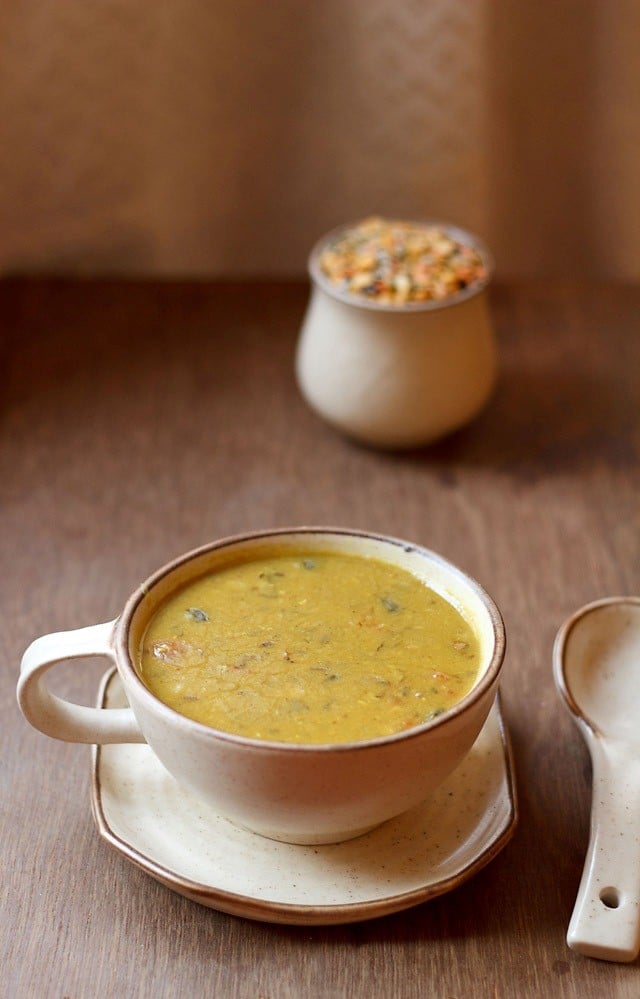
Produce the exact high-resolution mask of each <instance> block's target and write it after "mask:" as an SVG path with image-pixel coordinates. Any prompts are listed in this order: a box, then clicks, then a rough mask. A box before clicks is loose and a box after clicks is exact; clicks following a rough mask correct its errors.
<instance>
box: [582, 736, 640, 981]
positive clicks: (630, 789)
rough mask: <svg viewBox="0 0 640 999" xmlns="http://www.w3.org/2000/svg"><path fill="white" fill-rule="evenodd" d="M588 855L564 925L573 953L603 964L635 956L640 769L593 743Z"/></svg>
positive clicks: (621, 752) (639, 931)
mask: <svg viewBox="0 0 640 999" xmlns="http://www.w3.org/2000/svg"><path fill="white" fill-rule="evenodd" d="M589 749H590V751H591V759H592V762H593V801H592V807H591V834H590V840H589V849H588V851H587V856H586V860H585V865H584V871H583V874H582V880H581V882H580V888H579V890H578V897H577V899H576V904H575V908H574V910H573V915H572V917H571V922H570V923H569V930H568V933H567V943H568V944H569V946H570V947H571V948H572V950H575V951H578V952H579V953H580V954H585V955H586V956H587V957H597V958H600V959H601V960H604V961H634V960H635V958H636V957H637V956H638V952H639V951H640V838H639V836H638V833H639V830H640V766H638V764H637V763H636V762H635V760H634V759H633V757H632V756H631V754H630V753H629V750H628V748H627V749H626V750H625V748H624V747H622V748H620V747H619V746H617V745H615V744H608V743H604V742H603V740H601V739H599V738H594V739H593V741H592V742H590V744H589Z"/></svg>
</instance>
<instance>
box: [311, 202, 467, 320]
mask: <svg viewBox="0 0 640 999" xmlns="http://www.w3.org/2000/svg"><path fill="white" fill-rule="evenodd" d="M319 265H320V269H321V271H322V273H323V274H324V275H325V276H326V277H327V278H328V279H329V280H330V281H331V282H332V283H333V284H335V285H336V287H337V288H339V289H341V290H343V291H347V292H350V293H352V294H354V295H359V296H363V297H365V298H367V299H369V300H371V301H373V302H376V303H378V304H380V305H406V304H408V303H411V302H428V301H430V300H442V299H445V298H448V297H449V296H450V295H455V294H457V293H458V292H460V291H462V290H463V289H465V288H468V287H469V286H470V285H472V284H475V283H476V282H477V281H482V280H484V279H485V278H486V277H487V267H486V264H485V262H484V261H483V259H482V256H481V254H480V253H479V252H478V250H477V249H475V247H473V246H471V245H469V244H465V243H462V242H460V240H458V239H456V238H455V237H454V236H453V235H452V234H451V233H450V232H449V231H448V230H447V229H445V228H444V227H442V226H438V225H427V224H421V223H417V222H405V221H401V220H395V219H385V218H379V217H377V216H374V217H371V218H367V219H364V220H363V221H362V222H358V223H357V224H356V225H354V226H352V227H350V228H348V229H344V230H343V231H342V232H341V233H339V234H338V235H337V236H335V237H334V238H333V239H331V240H330V242H329V243H327V245H326V246H325V247H324V248H323V250H322V252H321V253H320V256H319Z"/></svg>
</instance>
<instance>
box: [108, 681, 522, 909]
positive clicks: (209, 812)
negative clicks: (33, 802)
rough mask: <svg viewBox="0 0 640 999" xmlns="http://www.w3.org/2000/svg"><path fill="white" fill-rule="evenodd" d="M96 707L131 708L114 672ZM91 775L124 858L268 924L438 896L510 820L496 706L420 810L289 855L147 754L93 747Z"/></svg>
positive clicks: (487, 855)
mask: <svg viewBox="0 0 640 999" xmlns="http://www.w3.org/2000/svg"><path fill="white" fill-rule="evenodd" d="M99 706H101V707H105V708H117V707H123V706H126V698H125V695H124V692H123V689H122V685H121V683H120V680H119V677H118V674H117V673H116V672H115V671H113V670H112V671H110V672H109V673H108V674H107V675H106V676H105V678H104V681H103V684H102V688H101V691H100V698H99ZM92 777H93V779H92V806H93V813H94V817H95V819H96V823H97V826H98V830H99V832H100V834H101V836H102V837H103V838H104V839H105V840H106V841H107V842H108V843H110V844H111V846H113V847H114V848H115V849H116V850H118V851H119V852H120V853H122V854H123V855H124V856H125V857H126V858H127V859H128V860H130V861H132V862H133V863H134V864H136V865H137V866H138V867H141V868H142V869H143V870H145V871H146V872H147V873H148V874H150V875H151V876H152V877H154V878H156V879H157V880H158V881H160V882H162V883H163V884H165V885H167V887H169V888H171V889H173V890H174V891H176V892H179V893H180V894H181V895H184V896H186V897H187V898H189V899H191V900H193V901H195V902H199V903H201V904H202V905H206V906H210V907H211V908H214V909H218V910H220V911H222V912H228V913H231V914H233V915H236V916H244V917H246V918H249V919H257V920H262V921H266V922H274V923H289V924H300V925H313V924H316V925H321V924H332V923H333V924H337V923H349V922H356V921H358V920H363V919H371V918H373V917H375V916H383V915H387V914H389V913H392V912H397V911H400V910H401V909H406V908H409V907H410V906H412V905H417V904H418V903H420V902H424V901H426V900H428V899H430V898H434V897H435V896H436V895H441V894H443V893H444V892H446V891H449V890H451V889H452V888H455V887H457V886H458V885H460V884H462V883H463V882H464V881H466V880H467V879H468V878H470V877H471V876H472V875H473V874H475V873H476V872H477V871H478V870H480V868H482V867H484V865H485V864H487V863H488V862H489V861H490V860H492V859H493V857H495V856H496V854H497V853H498V852H499V851H500V850H501V849H502V848H503V846H505V845H506V843H507V842H508V841H509V839H510V838H511V836H512V834H513V832H514V830H515V826H516V822H517V805H516V792H515V782H514V776H513V765H512V760H511V752H510V748H509V741H508V736H507V733H506V729H505V726H504V723H503V720H502V716H501V712H500V705H499V703H498V702H497V701H496V703H495V704H494V706H493V708H492V709H491V712H490V714H489V717H488V719H487V721H486V723H485V725H484V728H483V729H482V731H481V733H480V735H479V736H478V738H477V740H476V742H475V744H474V745H473V747H472V749H471V751H470V752H469V754H468V755H467V756H466V757H465V759H464V760H463V761H462V763H461V764H460V765H459V766H458V768H457V769H456V770H455V771H454V773H453V774H452V775H451V776H450V777H449V778H448V779H447V780H446V781H445V783H444V784H443V785H442V786H441V787H440V788H439V789H438V790H437V791H436V792H435V793H434V794H433V795H432V796H431V797H430V798H429V800H428V801H427V802H426V803H425V804H423V805H421V806H419V807H418V808H414V809H412V810H411V811H410V812H407V813H405V814H404V815H401V816H399V817H398V818H395V819H392V820H390V821H389V822H386V823H384V824H383V825H382V826H379V827H378V828H377V829H374V830H373V831H372V832H370V833H367V834H366V835H364V836H360V837H358V838H357V839H353V840H349V841H347V842H344V843H336V844H330V845H323V846H300V845H292V844H288V843H281V842H277V841H275V840H270V839H266V838H264V837H262V836H258V835H256V834H255V833H251V832H248V831H247V830H245V829H242V828H240V827H238V826H235V825H233V824H232V823H231V822H229V821H228V820H227V819H225V818H222V817H221V816H220V815H218V814H217V813H216V812H215V811H214V810H213V809H212V808H211V807H209V806H207V805H206V804H202V803H201V802H200V801H198V800H197V799H196V798H194V797H192V796H191V795H190V794H189V793H188V792H186V791H184V790H183V789H182V788H181V787H180V785H179V784H178V783H177V781H176V780H174V778H173V777H171V775H170V774H169V773H168V772H167V771H166V770H165V769H164V767H163V766H162V764H161V763H160V762H159V761H158V759H157V757H156V756H155V755H154V754H153V752H152V751H151V749H150V748H149V747H148V746H147V745H134V744H119V745H107V746H100V747H95V748H94V751H93V775H92Z"/></svg>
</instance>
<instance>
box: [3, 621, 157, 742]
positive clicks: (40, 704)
mask: <svg viewBox="0 0 640 999" xmlns="http://www.w3.org/2000/svg"><path fill="white" fill-rule="evenodd" d="M115 625H116V621H107V622H106V623H105V624H94V625H91V627H89V628H78V629H76V630H75V631H58V632H54V633H53V634H51V635H43V636H42V638H37V639H36V640H35V642H32V643H31V645H30V646H29V648H28V649H27V651H26V652H25V654H24V656H23V657H22V664H21V666H20V679H19V680H18V691H17V693H18V703H19V705H20V709H21V711H22V713H23V715H24V716H25V718H26V719H27V721H28V722H29V723H30V724H31V725H33V727H34V728H37V729H38V730H39V731H40V732H44V734H45V735H50V736H52V738H54V739H62V740H63V741H64V742H84V743H90V744H98V745H106V744H108V743H116V742H145V738H144V736H143V734H142V732H141V731H140V727H139V725H138V722H137V721H136V719H135V716H134V714H133V711H132V710H131V708H113V709H108V710H105V709H103V708H88V707H85V706H84V705H82V704H74V703H73V702H71V701H66V700H64V699H63V698H61V697H57V696H56V695H55V694H52V693H51V691H49V690H48V689H47V686H46V684H45V682H44V677H45V674H46V673H47V671H48V670H49V669H51V667H52V666H55V664H56V663H59V662H63V661H64V660H66V659H79V658H81V657H84V656H106V657H107V658H108V659H111V660H112V661H113V662H115V655H114V651H113V641H112V640H113V631H114V627H115Z"/></svg>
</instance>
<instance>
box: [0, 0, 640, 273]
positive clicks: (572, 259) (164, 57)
mask: <svg viewBox="0 0 640 999" xmlns="http://www.w3.org/2000/svg"><path fill="white" fill-rule="evenodd" d="M639 38H640V3H639V2H637V0H600V2H596V0H495V2H492V0H368V2H367V3H363V2H358V0H307V2H305V0H273V2H266V0H262V2H261V0H154V2H151V0H136V2H131V0H126V2H125V0H92V2H90V3H87V2H86V0H24V2H21V3H19V4H18V3H13V2H11V0H4V2H3V3H0V271H1V272H2V273H14V272H30V271H44V272H57V273H61V272H62V273H77V272H80V273H100V274H103V273H131V274H169V275H172V274H175V275H185V274H186V275H214V276H230V275H236V274H237V275H249V274H260V275H269V274H276V275H290V274H296V273H300V272H301V271H302V270H303V268H304V263H305V258H306V255H307V251H308V249H309V246H310V244H311V243H312V242H313V241H314V240H315V239H316V237H317V236H318V235H320V234H321V233H322V232H324V231H325V230H326V229H328V228H330V227H332V226H334V225H336V224H339V223H341V222H343V221H345V220H348V219H352V218H357V217H359V216H361V215H363V214H366V213H369V212H373V211H376V212H382V213H389V214H400V215H405V216H428V215H431V216H438V217H442V218H446V219H449V220H451V221H454V222H457V223H458V224H461V225H463V226H467V227H469V228H471V229H474V230H476V231H478V232H479V233H481V234H482V235H483V236H484V237H485V238H486V239H487V240H488V241H489V243H490V244H491V245H492V247H493V249H494V251H495V255H496V257H497V261H498V267H499V271H500V273H501V274H503V275H510V276H512V275H536V274H540V275H545V274H561V275H575V274H585V275H589V276H593V275H595V276H603V277H605V276H606V277H609V276H613V277H618V278H621V279H625V280H630V279H637V278H638V277H640V184H639V177H638V173H639V171H638V167H639V165H640V113H639V112H640V56H639V53H640V43H639V42H638V39H639Z"/></svg>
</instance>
